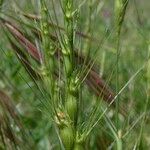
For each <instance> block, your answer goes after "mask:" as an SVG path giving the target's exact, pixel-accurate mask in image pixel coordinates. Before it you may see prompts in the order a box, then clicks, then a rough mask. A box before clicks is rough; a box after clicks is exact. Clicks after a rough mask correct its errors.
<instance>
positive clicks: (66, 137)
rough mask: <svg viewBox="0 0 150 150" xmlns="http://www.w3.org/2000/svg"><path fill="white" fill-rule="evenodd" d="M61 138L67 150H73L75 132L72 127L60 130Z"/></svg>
mask: <svg viewBox="0 0 150 150" xmlns="http://www.w3.org/2000/svg"><path fill="white" fill-rule="evenodd" d="M60 137H61V140H62V143H63V145H64V148H65V149H66V150H72V149H73V145H74V131H73V129H72V127H71V126H65V127H64V128H62V129H60Z"/></svg>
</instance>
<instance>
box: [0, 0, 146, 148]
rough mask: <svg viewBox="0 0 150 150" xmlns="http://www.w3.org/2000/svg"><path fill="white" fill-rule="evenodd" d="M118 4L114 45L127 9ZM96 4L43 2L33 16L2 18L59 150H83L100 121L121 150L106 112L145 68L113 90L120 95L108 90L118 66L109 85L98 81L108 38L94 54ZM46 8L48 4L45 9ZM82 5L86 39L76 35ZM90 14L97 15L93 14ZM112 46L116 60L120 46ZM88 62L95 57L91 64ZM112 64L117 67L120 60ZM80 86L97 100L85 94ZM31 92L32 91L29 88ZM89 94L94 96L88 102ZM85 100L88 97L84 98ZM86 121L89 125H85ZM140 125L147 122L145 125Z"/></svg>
mask: <svg viewBox="0 0 150 150" xmlns="http://www.w3.org/2000/svg"><path fill="white" fill-rule="evenodd" d="M86 2H87V3H86ZM120 2H121V3H124V4H123V5H124V6H123V5H122V4H121V3H119V4H121V5H120V6H119V7H118V6H116V8H117V9H118V8H119V9H118V11H116V15H118V16H119V17H117V19H118V20H117V19H116V20H115V23H116V26H115V28H116V29H115V31H114V32H117V35H115V36H116V37H115V38H116V39H117V38H118V40H117V43H119V42H118V41H120V34H121V28H122V23H123V21H124V15H125V9H126V7H127V4H126V3H125V1H120ZM79 3H80V2H79ZM88 3H89V4H88ZM97 3H98V1H94V2H93V1H92V0H89V1H83V2H81V3H80V4H79V5H76V3H75V2H74V1H72V0H63V1H60V0H59V2H56V3H55V2H54V1H53V0H52V1H50V2H48V1H46V0H44V1H42V0H41V1H40V3H39V7H40V10H39V11H38V12H39V14H38V15H37V16H36V15H30V13H29V14H28V13H25V12H23V11H22V10H19V9H20V8H19V9H17V12H18V16H19V17H18V18H19V19H21V20H19V19H18V18H17V16H15V17H13V16H12V15H9V12H8V14H7V13H3V12H2V13H1V14H3V15H2V17H1V23H2V27H3V29H4V30H5V32H4V33H6V36H7V39H8V43H9V44H10V45H11V48H12V50H13V52H14V53H15V54H16V55H17V57H18V59H19V61H20V62H21V63H22V65H23V67H24V68H25V69H26V71H27V72H28V74H29V75H30V77H31V79H32V80H33V81H34V83H35V85H36V86H37V89H38V90H39V93H40V94H42V95H43V96H41V97H38V98H37V99H40V102H41V104H42V105H43V106H44V107H46V108H47V109H49V110H47V111H48V113H47V115H48V118H51V120H52V122H53V123H54V126H55V128H56V132H57V134H58V138H59V139H60V141H61V148H62V147H64V148H65V149H81V150H82V149H84V148H85V145H86V144H85V143H86V142H87V139H88V137H90V135H92V134H91V133H92V131H93V129H94V128H95V127H96V126H97V124H98V123H99V122H100V120H102V121H105V124H106V125H107V127H106V128H108V129H109V130H110V131H111V132H110V135H112V138H113V141H115V142H116V143H117V149H118V150H120V149H122V144H124V143H123V142H122V139H123V137H122V136H120V134H118V132H119V131H120V130H119V128H118V127H117V126H115V124H114V123H113V121H112V120H111V119H110V118H109V117H107V114H106V113H107V110H108V109H109V108H110V106H111V105H112V104H113V103H114V101H116V99H118V97H119V96H120V94H121V93H122V92H123V90H124V89H126V87H127V86H128V85H129V84H130V83H131V81H132V80H133V79H134V78H135V77H136V76H137V74H138V73H139V72H140V71H141V70H142V69H143V68H142V69H139V70H138V72H137V73H135V75H133V76H132V77H131V79H130V80H129V81H128V82H127V83H126V84H125V86H124V87H123V88H122V89H121V90H119V86H118V85H117V88H118V90H117V93H118V94H117V95H116V96H115V94H114V93H113V92H112V90H111V89H110V88H109V87H108V82H109V81H110V78H111V77H112V74H113V71H114V66H115V67H117V65H116V63H115V64H114V65H113V66H112V70H111V71H110V72H111V76H110V77H109V79H108V80H107V82H104V81H103V80H102V79H101V78H100V77H99V74H98V73H97V72H98V71H97V68H96V67H95V62H96V61H97V58H98V56H97V54H98V50H99V49H100V50H101V49H102V44H103V43H104V41H105V40H106V39H107V36H105V35H104V39H103V41H102V42H101V43H100V42H98V44H96V43H95V44H94V45H96V46H97V45H99V46H98V47H97V48H96V49H95V48H94V47H92V44H93V43H92V41H93V39H95V38H93V37H91V36H92V32H93V31H92V30H93V26H92V17H93V15H94V14H93V10H92V9H93V8H95V7H96V8H97V7H100V5H99V6H96V5H97ZM49 4H51V5H50V6H49ZM86 4H87V7H86V8H88V9H89V16H88V19H87V20H88V25H87V27H85V28H87V29H85V30H86V34H83V33H82V32H80V31H78V23H79V22H78V19H79V18H78V17H80V16H79V13H80V9H81V7H82V6H84V5H86ZM58 5H59V7H60V6H61V7H60V8H61V10H60V12H59V11H58V9H57V8H58ZM15 7H16V6H15ZM12 12H13V11H12ZM94 12H95V13H96V14H97V13H98V12H97V11H95V10H94ZM59 13H60V14H59ZM1 14H0V15H1ZM15 14H16V13H15ZM31 14H32V13H31ZM83 14H84V13H83ZM59 15H60V16H59ZM62 16H63V17H62ZM5 17H6V18H5ZM60 18H61V19H60ZM7 20H10V21H7ZM84 20H86V19H84ZM60 24H61V25H60ZM97 30H99V29H97ZM94 31H95V29H94ZM77 34H78V35H79V36H81V38H82V39H83V41H81V43H77V42H78V39H79V38H80V37H79V36H77ZM110 34H111V33H110ZM118 35H119V36H118ZM95 41H96V40H95ZM91 43H92V44H91ZM77 44H81V45H77ZM116 45H120V44H116ZM78 46H81V48H78ZM82 46H83V47H84V49H85V50H86V51H87V53H88V54H87V55H86V56H84V55H82V52H83V50H84V49H82ZM116 47H117V48H116V49H117V50H118V52H117V56H118V58H119V55H118V53H119V51H120V46H116ZM93 49H94V50H93ZM91 57H94V60H92V58H91ZM34 59H35V60H34ZM88 59H89V60H88ZM116 62H117V63H119V59H117V61H116ZM102 63H103V65H104V63H105V62H104V61H102ZM22 79H23V78H22ZM84 81H85V82H86V83H87V85H88V87H90V89H91V90H92V91H94V93H95V94H96V95H97V97H95V96H93V95H92V94H91V93H90V92H89V91H88V90H87V87H86V86H85V85H84ZM25 82H26V83H27V85H28V86H29V87H30V84H29V83H28V82H27V81H25ZM117 82H118V80H117ZM113 86H114V85H113ZM30 88H31V90H32V87H30ZM84 90H85V91H84ZM33 91H34V90H33ZM84 92H85V93H84ZM86 93H87V95H86ZM35 94H36V93H35ZM88 94H89V95H90V96H91V97H92V96H93V97H92V98H91V97H90V96H89V95H88ZM88 96H89V98H87V97H88ZM89 99H91V100H89ZM102 99H104V100H106V101H107V102H108V108H106V109H103V103H102V101H100V100H102ZM87 100H89V101H87ZM99 101H100V102H99ZM88 102H89V105H90V106H87V105H88V104H85V105H84V106H86V107H85V108H83V109H82V110H79V109H81V106H80V105H83V104H84V103H88ZM116 103H118V102H116ZM119 108H120V105H118V108H117V109H119ZM86 109H87V110H86ZM82 111H83V112H82ZM41 112H42V111H41ZM116 113H117V115H118V113H119V111H118V110H117V111H116ZM87 116H88V120H86V118H87ZM117 117H118V116H117ZM103 119H104V120H103ZM117 119H118V118H117ZM48 121H49V120H48ZM49 122H50V121H49ZM143 122H145V121H144V120H143ZM143 124H144V123H143ZM142 128H143V125H142ZM142 128H141V132H142ZM140 139H141V136H139V141H140ZM89 143H90V142H89ZM112 145H113V144H112ZM62 149H63V148H62Z"/></svg>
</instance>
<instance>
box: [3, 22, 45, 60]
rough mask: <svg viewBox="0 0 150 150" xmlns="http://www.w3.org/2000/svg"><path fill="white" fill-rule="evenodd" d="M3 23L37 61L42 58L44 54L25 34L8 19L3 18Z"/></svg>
mask: <svg viewBox="0 0 150 150" xmlns="http://www.w3.org/2000/svg"><path fill="white" fill-rule="evenodd" d="M2 21H3V24H4V25H5V26H6V27H7V28H8V30H9V31H10V33H11V34H12V35H13V36H14V37H15V38H16V39H17V40H18V42H19V43H20V44H21V45H22V46H23V47H24V48H25V49H26V50H27V52H28V53H29V54H30V55H31V56H32V57H33V58H34V59H36V60H37V61H39V60H42V55H41V53H40V52H38V51H37V48H36V46H35V45H34V44H33V43H31V42H30V41H29V40H28V39H27V38H25V36H24V35H23V34H22V33H21V31H19V29H18V28H17V27H16V26H15V25H13V24H11V23H10V22H8V21H6V20H4V19H3V20H2Z"/></svg>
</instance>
